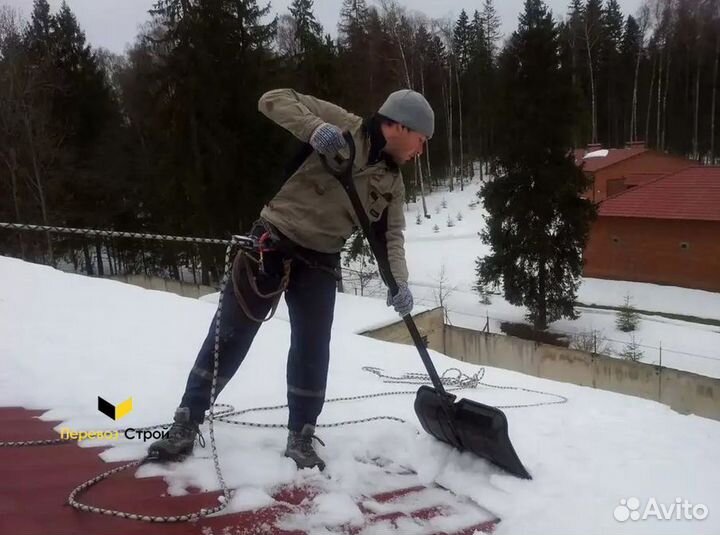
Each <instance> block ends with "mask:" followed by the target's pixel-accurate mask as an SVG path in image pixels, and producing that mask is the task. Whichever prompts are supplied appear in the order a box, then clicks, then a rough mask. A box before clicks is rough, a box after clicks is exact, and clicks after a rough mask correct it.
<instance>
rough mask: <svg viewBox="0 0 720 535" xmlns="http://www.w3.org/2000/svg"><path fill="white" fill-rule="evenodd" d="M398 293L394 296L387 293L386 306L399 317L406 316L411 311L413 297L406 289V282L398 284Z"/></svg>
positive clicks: (408, 289)
mask: <svg viewBox="0 0 720 535" xmlns="http://www.w3.org/2000/svg"><path fill="white" fill-rule="evenodd" d="M397 286H398V291H397V293H396V294H395V295H391V294H390V290H389V289H388V292H387V306H392V307H393V308H394V309H395V312H397V313H398V314H400V315H401V316H403V317H404V316H407V315H408V314H410V312H412V309H413V296H412V293H411V292H410V288H408V285H407V282H398V283H397Z"/></svg>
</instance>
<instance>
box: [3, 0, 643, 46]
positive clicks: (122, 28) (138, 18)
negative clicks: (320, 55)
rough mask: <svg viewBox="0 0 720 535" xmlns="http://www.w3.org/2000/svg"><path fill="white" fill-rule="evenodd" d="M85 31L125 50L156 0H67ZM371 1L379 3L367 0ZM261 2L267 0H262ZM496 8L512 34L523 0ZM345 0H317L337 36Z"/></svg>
mask: <svg viewBox="0 0 720 535" xmlns="http://www.w3.org/2000/svg"><path fill="white" fill-rule="evenodd" d="M66 1H67V3H68V5H69V6H70V9H72V10H73V12H74V13H75V15H76V16H77V18H78V21H79V22H80V26H81V27H82V29H83V30H84V31H85V35H86V36H87V39H88V41H89V42H90V44H92V45H93V46H95V47H98V46H101V47H105V48H108V49H110V50H111V51H113V52H116V53H122V52H123V51H124V50H125V46H126V44H128V43H132V42H133V41H134V39H135V36H136V35H137V32H138V27H139V26H140V25H141V24H142V23H143V22H145V21H147V20H148V18H149V15H148V13H147V11H148V9H150V7H151V6H152V5H153V3H154V0H66ZM367 1H368V5H374V4H376V2H375V0H367ZM49 2H50V6H51V7H52V9H53V10H54V9H57V8H58V7H59V6H60V4H61V2H62V0H49ZM291 2H292V0H272V10H273V11H274V12H278V13H283V12H286V11H287V7H288V6H289V5H290V3H291ZM640 2H641V0H619V4H620V7H621V8H622V10H623V14H624V15H625V16H627V15H629V14H631V15H634V14H635V13H636V11H637V9H638V7H639V6H640ZM258 3H259V4H260V5H264V4H265V1H264V0H260V1H259V2H258ZM399 3H400V5H403V6H412V10H413V11H419V12H422V13H424V14H425V15H427V16H428V17H430V18H443V17H451V18H453V19H455V18H457V16H458V15H459V14H460V10H462V9H465V10H466V11H467V12H468V15H469V16H470V17H472V13H473V11H474V10H476V9H477V10H481V9H482V4H483V0H407V1H402V0H400V2H399ZM546 3H547V4H548V5H549V6H550V9H552V11H553V13H554V15H555V17H556V18H560V17H564V16H565V14H566V12H567V6H568V4H569V0H546ZM0 4H9V5H11V6H13V7H15V8H17V9H18V10H19V11H21V13H22V14H23V15H25V16H26V17H28V16H29V15H30V12H31V11H32V0H0ZM494 4H495V8H496V9H497V12H498V15H499V16H500V19H501V22H502V32H504V33H505V34H506V35H509V34H510V33H512V32H513V31H514V30H515V29H516V28H517V20H518V15H519V14H520V11H521V9H522V6H523V4H524V2H523V0H495V2H494ZM340 5H341V0H315V2H314V12H315V16H316V18H317V19H318V20H319V21H320V23H321V24H322V25H323V27H324V29H325V32H326V33H330V34H331V35H333V36H335V35H336V34H337V29H336V28H337V21H338V15H339V12H340Z"/></svg>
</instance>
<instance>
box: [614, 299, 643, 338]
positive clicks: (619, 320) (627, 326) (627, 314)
mask: <svg viewBox="0 0 720 535" xmlns="http://www.w3.org/2000/svg"><path fill="white" fill-rule="evenodd" d="M639 323H640V315H639V314H638V313H637V311H636V310H635V307H634V306H633V305H632V303H631V302H630V295H629V294H628V295H626V296H625V303H624V304H623V306H622V307H620V309H619V310H618V313H617V317H616V319H615V326H616V327H617V328H618V329H619V330H621V331H622V332H625V333H629V332H631V331H634V330H636V329H637V327H638V324H639Z"/></svg>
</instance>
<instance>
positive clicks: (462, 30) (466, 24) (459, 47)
mask: <svg viewBox="0 0 720 535" xmlns="http://www.w3.org/2000/svg"><path fill="white" fill-rule="evenodd" d="M470 40H471V30H470V20H469V19H468V15H467V13H466V12H465V10H464V9H463V10H462V11H460V16H459V17H458V20H457V22H456V23H455V28H454V29H453V50H454V52H455V58H456V60H457V66H458V68H459V69H460V73H463V72H464V71H465V70H466V69H467V65H468V56H469V55H470V54H469V49H470Z"/></svg>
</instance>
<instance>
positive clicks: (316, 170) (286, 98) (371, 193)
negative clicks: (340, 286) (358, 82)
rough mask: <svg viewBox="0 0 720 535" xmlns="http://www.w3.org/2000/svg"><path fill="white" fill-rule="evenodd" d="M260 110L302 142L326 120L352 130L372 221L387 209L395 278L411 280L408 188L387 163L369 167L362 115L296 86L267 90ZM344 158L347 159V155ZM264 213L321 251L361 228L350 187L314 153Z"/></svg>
mask: <svg viewBox="0 0 720 535" xmlns="http://www.w3.org/2000/svg"><path fill="white" fill-rule="evenodd" d="M258 109H259V110H260V111H261V112H262V113H263V114H265V115H266V116H267V117H269V118H270V119H272V120H273V121H275V122H276V123H277V124H279V125H280V126H282V127H283V128H285V129H287V130H288V131H290V132H291V133H292V134H293V135H295V137H297V138H298V139H299V140H300V141H304V142H308V141H309V139H310V136H311V135H312V133H313V132H314V131H315V129H316V128H317V127H318V126H320V125H321V124H322V123H330V124H334V125H336V126H338V127H340V128H341V129H342V130H347V131H349V132H350V133H351V134H352V136H353V140H354V141H355V147H356V155H355V164H354V166H353V178H354V180H355V187H356V188H357V191H358V195H359V196H360V199H361V201H362V203H363V206H364V208H365V211H366V212H367V214H368V218H369V219H370V221H371V222H374V221H377V220H378V219H380V217H381V216H382V213H383V211H384V210H385V209H387V210H388V217H387V232H386V240H387V249H388V259H389V260H390V269H391V270H392V273H393V276H394V277H395V279H396V280H398V281H403V282H407V278H408V271H407V264H406V262H405V248H404V241H405V240H404V236H403V230H404V228H405V215H404V213H403V203H404V202H405V186H404V185H403V180H402V176H401V174H400V172H399V171H393V170H392V169H390V168H388V166H387V164H386V163H385V162H384V161H382V160H381V161H380V162H378V163H376V164H373V165H368V163H367V162H368V154H369V151H370V140H369V138H368V136H366V135H364V133H363V129H362V119H361V118H360V117H358V116H357V115H353V114H352V113H349V112H347V111H345V110H344V109H342V108H340V107H339V106H336V105H334V104H331V103H329V102H325V101H323V100H320V99H317V98H314V97H311V96H308V95H302V94H300V93H297V92H295V91H293V90H292V89H275V90H273V91H269V92H267V93H265V94H264V95H263V96H262V97H260V101H259V102H258ZM343 156H345V157H347V156H348V153H347V152H345V154H343ZM260 215H261V217H263V218H265V219H266V220H267V221H269V222H270V223H272V224H273V225H275V226H276V227H277V228H278V229H279V230H280V232H282V233H283V234H285V235H286V236H287V237H288V238H290V239H291V240H293V241H294V242H296V243H297V244H298V245H300V246H302V247H306V248H308V249H313V250H315V251H319V252H322V253H336V252H338V251H340V250H341V249H342V247H343V245H344V244H345V241H346V240H347V239H348V238H349V237H350V235H351V234H352V233H353V230H354V228H355V227H358V228H359V226H360V224H359V222H358V221H357V218H356V217H355V214H354V212H353V208H352V205H351V204H350V199H348V197H347V194H346V193H345V190H343V189H342V187H341V186H340V183H339V182H338V181H337V179H336V178H335V177H333V176H332V175H330V174H329V173H328V172H327V171H325V169H324V168H323V166H322V162H321V161H320V158H319V157H318V155H317V154H316V153H314V152H313V153H312V154H311V155H310V156H309V157H308V158H307V159H306V160H305V162H304V163H303V164H302V165H301V166H300V168H298V170H297V171H295V173H293V175H292V176H291V177H290V178H289V179H288V180H287V182H285V184H284V185H283V187H282V188H281V189H280V191H279V192H278V193H277V195H275V197H274V198H273V199H272V200H271V201H270V202H269V203H268V204H267V205H266V206H265V207H264V208H263V210H262V212H261V213H260Z"/></svg>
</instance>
